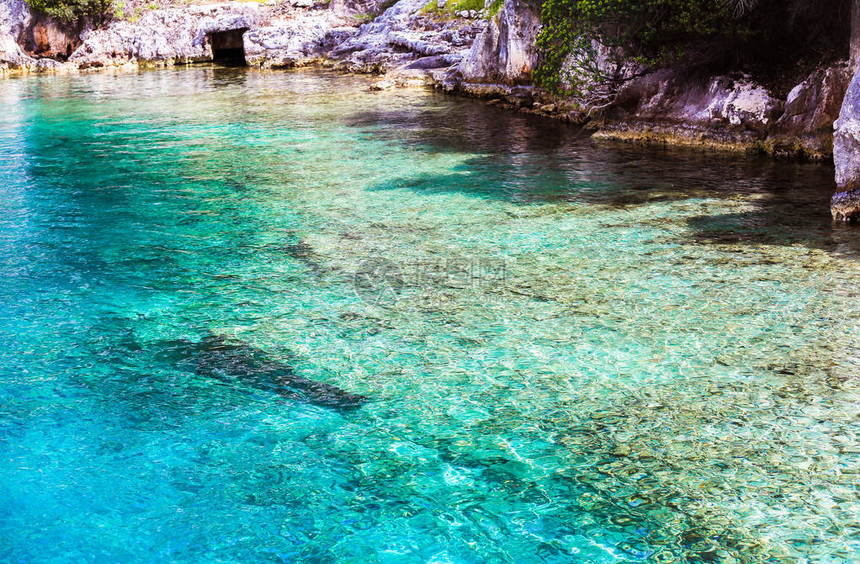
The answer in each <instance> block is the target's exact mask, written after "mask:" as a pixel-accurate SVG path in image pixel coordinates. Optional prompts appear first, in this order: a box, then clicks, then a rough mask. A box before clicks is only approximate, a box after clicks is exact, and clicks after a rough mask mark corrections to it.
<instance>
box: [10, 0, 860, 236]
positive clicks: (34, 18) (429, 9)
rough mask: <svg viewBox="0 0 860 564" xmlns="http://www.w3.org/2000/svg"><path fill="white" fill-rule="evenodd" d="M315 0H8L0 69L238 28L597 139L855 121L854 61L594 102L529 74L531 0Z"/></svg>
mask: <svg viewBox="0 0 860 564" xmlns="http://www.w3.org/2000/svg"><path fill="white" fill-rule="evenodd" d="M311 1H312V0H291V2H292V3H289V4H266V5H262V4H258V3H254V2H228V3H221V4H208V5H185V6H183V7H175V8H167V9H160V10H150V11H146V12H145V13H143V14H141V15H140V16H139V17H138V18H137V19H136V20H135V21H128V20H116V21H113V22H112V23H110V24H109V25H108V26H106V27H105V28H103V29H96V28H94V27H93V26H92V25H91V24H88V23H86V22H84V24H83V25H77V26H73V25H63V24H60V23H58V22H54V21H51V20H50V19H47V18H45V17H42V16H38V15H33V14H31V13H30V11H29V10H28V8H27V6H26V4H25V3H24V1H23V0H0V75H10V74H17V73H29V72H81V71H86V70H90V69H101V68H137V67H142V66H169V65H176V64H189V63H195V62H207V61H213V60H218V59H219V47H218V45H221V44H225V43H224V42H225V41H226V42H227V44H229V42H230V41H233V42H234V43H236V45H235V47H236V48H237V49H238V50H239V52H240V53H241V54H242V56H243V58H244V61H243V62H244V63H245V64H248V65H252V66H257V67H261V68H286V67H296V66H306V65H325V66H330V67H334V68H336V69H340V70H344V71H348V72H356V73H374V74H378V75H380V79H379V80H377V81H376V82H375V83H374V85H373V87H372V88H375V89H388V88H394V87H396V86H401V85H414V84H429V85H433V86H435V87H437V88H440V89H442V90H444V91H446V92H450V93H456V94H461V95H468V96H475V97H481V98H485V99H488V101H489V103H493V104H498V105H500V106H503V107H509V108H511V109H516V110H519V111H524V112H530V113H535V114H540V115H545V116H547V117H552V118H556V119H563V120H568V121H572V122H576V123H579V124H582V125H584V126H585V127H587V128H589V129H591V130H593V131H594V135H595V136H596V138H600V139H610V140H621V141H628V142H637V143H646V144H659V145H683V146H691V147H704V148H707V149H710V150H714V149H715V150H725V151H740V152H762V153H767V154H771V155H774V156H777V157H791V158H800V159H805V160H813V161H829V160H830V159H832V158H834V129H833V123H834V121H836V120H837V118H839V119H840V121H841V122H842V123H844V124H849V123H851V124H853V123H854V122H853V121H852V120H851V119H849V118H850V116H847V117H846V116H844V115H843V117H842V118H840V110H843V112H844V108H843V107H842V101H843V98H844V97H845V93H846V91H847V89H848V85H849V82H850V81H851V77H852V74H853V72H852V69H851V68H850V67H849V63H848V62H847V61H845V62H840V63H836V64H833V65H831V66H829V67H826V68H819V69H816V70H815V71H814V72H812V73H811V74H810V75H809V76H808V77H807V78H806V79H805V80H804V81H802V82H801V83H800V84H798V85H796V86H795V87H794V88H793V89H791V91H790V92H789V93H788V95H787V96H785V97H784V98H780V97H778V96H775V95H774V94H772V93H771V92H770V91H769V90H768V89H766V88H765V87H763V86H761V85H759V84H757V83H756V82H755V80H754V79H753V77H750V76H748V75H735V76H689V75H688V74H685V73H683V72H680V71H679V70H677V69H661V70H657V71H654V72H648V73H644V74H643V75H642V76H637V77H635V78H633V79H631V80H629V81H627V82H626V83H625V84H624V85H623V86H622V87H621V89H620V90H619V91H618V94H617V96H616V97H615V99H614V101H613V103H612V104H609V105H607V107H601V108H594V107H592V108H589V107H584V106H583V105H581V104H579V103H577V102H576V101H574V100H570V99H566V98H564V97H559V96H553V95H551V94H549V93H547V92H545V91H542V90H540V89H538V88H536V87H534V86H533V85H532V84H531V73H532V70H533V69H534V67H535V65H536V63H537V49H536V46H535V40H536V37H537V33H538V31H539V29H540V14H539V11H538V8H536V7H535V5H534V4H532V3H529V2H526V1H525V0H507V2H505V3H504V5H503V6H501V7H500V9H499V11H498V13H497V14H493V13H492V4H491V3H490V2H489V1H488V3H487V5H486V7H485V9H484V10H482V11H480V12H478V11H474V10H472V11H459V12H457V11H450V10H449V9H448V8H447V6H448V5H447V4H446V3H445V1H444V0H439V2H438V4H437V3H433V2H430V3H428V1H427V0H399V1H396V2H394V3H390V2H388V3H383V4H380V0H332V1H331V2H329V3H326V4H311V3H310V2H311ZM213 45H214V47H213ZM857 88H858V89H860V85H858V86H857ZM857 109H858V110H860V106H858V108H857ZM853 115H855V116H856V115H857V114H853ZM851 127H853V125H852V126H851ZM843 129H844V130H845V131H847V130H848V129H850V128H849V127H848V126H847V125H846V126H845V128H843ZM851 131H852V132H853V129H852V130H851ZM839 139H840V137H839V135H838V134H837V142H836V158H835V161H836V164H837V167H838V168H839V167H840V166H841V163H842V162H843V161H844V162H846V163H849V164H848V165H846V166H844V167H842V168H843V169H844V170H845V171H847V172H846V174H843V175H842V176H843V177H846V178H847V176H850V177H851V179H852V180H850V181H849V180H845V178H843V177H840V175H839V173H837V182H838V184H839V187H840V188H842V190H841V193H842V194H843V196H841V198H842V199H834V218H836V219H843V220H847V219H851V220H853V219H856V218H857V217H858V216H860V205H855V204H851V205H854V206H855V207H854V208H852V207H850V205H849V207H847V208H846V207H845V205H844V201H845V198H846V196H845V194H847V193H853V192H852V191H856V189H857V187H858V186H860V171H856V174H855V173H854V172H855V171H853V168H851V167H852V166H853V165H851V164H850V163H853V160H852V158H850V157H849V158H845V156H846V155H848V153H847V152H846V151H854V149H855V148H857V147H856V146H855V145H852V144H851V143H847V142H841V141H840V140H839ZM842 139H843V140H845V139H849V138H848V137H846V136H845V135H843V137H842ZM851 139H854V138H853V137H851ZM840 151H842V153H843V154H842V155H840V154H839V153H840ZM856 154H857V153H856V152H851V153H850V156H851V157H853V156H856ZM846 167H847V168H846ZM846 175H847V176H846ZM854 178H857V182H856V183H855V182H854V180H853V179H854ZM855 184H857V186H855ZM849 200H851V202H855V203H856V202H858V201H860V199H858V198H849ZM837 208H838V210H837ZM855 208H856V209H855Z"/></svg>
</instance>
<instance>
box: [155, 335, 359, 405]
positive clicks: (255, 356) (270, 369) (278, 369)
mask: <svg viewBox="0 0 860 564" xmlns="http://www.w3.org/2000/svg"><path fill="white" fill-rule="evenodd" d="M155 353H156V355H157V356H158V357H159V358H161V359H162V360H165V361H168V362H171V363H173V364H183V363H190V364H191V366H192V367H193V369H194V372H195V373H196V374H199V375H201V376H206V377H208V378H216V379H219V380H224V381H226V382H233V381H237V382H240V383H242V384H244V385H247V386H250V387H252V388H256V389H259V390H263V391H269V392H274V393H277V394H278V395H281V396H283V397H286V398H290V399H300V400H301V399H304V400H306V401H308V402H309V403H313V404H315V405H319V406H322V407H332V408H336V409H341V410H348V409H354V408H357V407H361V405H363V404H364V403H366V402H367V401H368V398H367V397H365V396H362V395H358V394H352V393H349V392H347V391H345V390H342V389H341V388H338V387H337V386H334V385H332V384H326V383H325V382H317V381H314V380H308V379H307V378H303V377H301V376H299V375H298V374H296V373H295V371H294V370H293V368H292V366H290V365H289V364H287V363H285V362H282V361H279V360H277V359H274V358H272V357H270V356H269V355H268V354H267V353H266V352H265V351H263V350H261V349H258V348H256V347H254V346H252V345H250V344H248V343H244V342H241V341H233V340H228V339H227V338H225V337H223V336H222V335H213V334H209V335H206V336H204V337H203V338H202V339H201V340H200V341H197V342H193V341H189V340H185V339H180V340H177V341H164V342H161V343H159V344H158V345H157V346H156V347H155Z"/></svg>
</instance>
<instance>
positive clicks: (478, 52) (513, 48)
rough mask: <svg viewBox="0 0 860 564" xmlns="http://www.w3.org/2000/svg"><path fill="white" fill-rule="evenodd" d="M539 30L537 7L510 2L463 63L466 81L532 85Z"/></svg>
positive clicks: (462, 67) (479, 37)
mask: <svg viewBox="0 0 860 564" xmlns="http://www.w3.org/2000/svg"><path fill="white" fill-rule="evenodd" d="M539 29H540V8H539V6H538V5H537V3H532V2H529V1H527V0H507V2H505V5H504V7H503V8H502V10H501V11H500V12H499V13H498V15H496V17H494V18H493V19H492V20H490V22H489V25H487V28H486V29H485V30H484V31H482V32H481V34H480V35H478V37H477V38H476V39H475V42H474V44H473V45H472V48H471V49H470V50H469V53H468V55H467V56H466V57H465V58H464V59H463V62H462V63H460V68H459V71H460V74H461V75H462V77H463V80H464V81H466V82H467V83H473V84H475V83H490V84H492V83H499V84H505V85H515V84H526V83H530V82H531V74H532V71H533V70H534V67H535V64H536V63H537V47H536V46H535V41H536V40H537V34H538V30H539Z"/></svg>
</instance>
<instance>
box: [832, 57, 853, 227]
mask: <svg viewBox="0 0 860 564" xmlns="http://www.w3.org/2000/svg"><path fill="white" fill-rule="evenodd" d="M833 129H834V133H833V161H834V164H835V165H836V187H837V190H838V191H837V192H836V194H835V195H834V196H833V200H832V201H831V203H830V211H831V212H832V213H833V218H834V219H836V220H838V221H857V220H858V219H860V70H858V72H857V73H855V74H854V78H853V79H852V80H851V84H850V85H849V86H848V91H847V92H846V93H845V99H844V100H843V101H842V109H841V111H840V112H839V119H837V120H836V123H834V124H833Z"/></svg>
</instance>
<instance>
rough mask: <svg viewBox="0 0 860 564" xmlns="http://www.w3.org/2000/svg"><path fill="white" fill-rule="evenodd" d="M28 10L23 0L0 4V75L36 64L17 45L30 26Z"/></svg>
mask: <svg viewBox="0 0 860 564" xmlns="http://www.w3.org/2000/svg"><path fill="white" fill-rule="evenodd" d="M30 19H31V16H30V10H29V9H28V8H27V4H25V3H24V0H4V1H3V2H0V74H2V73H3V72H4V71H7V70H16V69H27V68H30V67H31V66H33V65H35V64H36V60H35V59H33V58H32V57H29V56H28V55H27V54H26V53H25V52H24V50H23V49H22V48H21V46H20V45H18V42H17V38H18V37H20V36H21V35H22V34H23V33H24V30H25V29H26V28H27V26H28V25H29V24H30Z"/></svg>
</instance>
